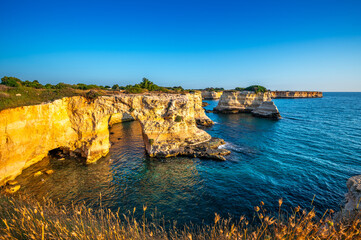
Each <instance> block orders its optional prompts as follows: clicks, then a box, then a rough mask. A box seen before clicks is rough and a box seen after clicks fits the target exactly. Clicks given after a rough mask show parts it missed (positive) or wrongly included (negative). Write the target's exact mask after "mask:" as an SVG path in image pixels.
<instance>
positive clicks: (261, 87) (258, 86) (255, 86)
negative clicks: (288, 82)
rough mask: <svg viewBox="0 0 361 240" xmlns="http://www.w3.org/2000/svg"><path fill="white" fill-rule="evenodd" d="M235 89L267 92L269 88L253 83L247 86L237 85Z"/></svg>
mask: <svg viewBox="0 0 361 240" xmlns="http://www.w3.org/2000/svg"><path fill="white" fill-rule="evenodd" d="M234 90H236V91H251V92H255V93H259V92H267V88H265V87H263V86H260V85H252V86H249V87H246V88H241V87H236V88H235V89H234Z"/></svg>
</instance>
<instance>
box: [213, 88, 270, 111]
mask: <svg viewBox="0 0 361 240" xmlns="http://www.w3.org/2000/svg"><path fill="white" fill-rule="evenodd" d="M267 101H271V94H270V92H265V93H254V92H247V91H242V92H241V91H233V90H232V91H224V92H223V94H222V96H221V98H220V99H219V102H218V105H217V107H215V108H214V111H215V112H223V113H239V112H252V111H253V110H255V109H256V108H258V107H259V106H260V105H261V104H262V103H263V102H267Z"/></svg>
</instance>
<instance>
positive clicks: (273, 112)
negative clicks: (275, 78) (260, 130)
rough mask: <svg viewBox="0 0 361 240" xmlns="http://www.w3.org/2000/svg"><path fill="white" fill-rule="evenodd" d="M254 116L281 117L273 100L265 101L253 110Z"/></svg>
mask: <svg viewBox="0 0 361 240" xmlns="http://www.w3.org/2000/svg"><path fill="white" fill-rule="evenodd" d="M252 114H253V116H256V117H262V118H272V119H280V118H281V115H280V112H279V111H278V108H277V107H276V105H275V104H274V102H272V101H267V102H263V103H262V104H261V105H260V106H259V107H258V108H256V109H255V110H253V111H252Z"/></svg>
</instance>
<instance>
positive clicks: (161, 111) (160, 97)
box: [0, 92, 229, 185]
mask: <svg viewBox="0 0 361 240" xmlns="http://www.w3.org/2000/svg"><path fill="white" fill-rule="evenodd" d="M133 119H134V120H138V121H139V122H140V123H141V126H142V131H143V138H144V144H145V148H146V151H147V153H148V154H149V156H151V157H169V156H176V155H187V156H194V157H197V156H199V157H210V158H215V159H221V160H224V157H223V155H226V154H229V151H227V150H226V151H224V149H218V148H213V149H212V151H207V149H205V148H203V149H200V148H199V147H198V148H197V146H199V144H203V145H204V143H207V142H211V139H212V138H211V136H210V135H209V134H208V133H207V132H205V131H204V130H201V129H199V128H198V127H197V124H198V125H202V124H203V125H211V124H213V122H212V121H211V120H210V119H209V118H208V117H207V116H206V114H205V113H204V110H203V109H202V98H201V94H200V92H196V93H193V94H143V95H138V94H119V95H113V96H102V97H98V98H96V99H87V98H84V97H80V96H76V97H67V98H63V99H59V100H55V101H54V102H51V103H47V104H40V105H33V106H24V107H18V108H13V109H6V110H3V111H0V185H1V184H4V182H6V181H7V180H10V179H13V178H14V177H16V176H17V175H19V174H20V173H21V171H22V169H24V168H26V167H28V166H30V165H32V164H34V163H36V162H38V161H40V160H41V159H43V158H44V157H45V156H47V154H48V152H49V151H51V150H53V149H60V150H62V151H63V152H65V153H69V154H71V155H77V156H79V157H82V158H84V160H85V161H86V162H87V163H91V162H94V161H96V160H97V159H99V158H101V157H103V156H105V155H106V154H107V153H108V152H109V148H110V143H109V126H110V125H112V124H115V123H118V122H122V121H129V120H133ZM210 144H211V143H210ZM219 144H222V143H221V142H219V141H218V145H219ZM211 145H212V146H213V145H214V143H212V144H211Z"/></svg>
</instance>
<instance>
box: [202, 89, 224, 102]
mask: <svg viewBox="0 0 361 240" xmlns="http://www.w3.org/2000/svg"><path fill="white" fill-rule="evenodd" d="M222 93H223V91H220V92H215V91H202V98H203V99H205V100H213V99H219V98H220V97H221V96H222Z"/></svg>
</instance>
